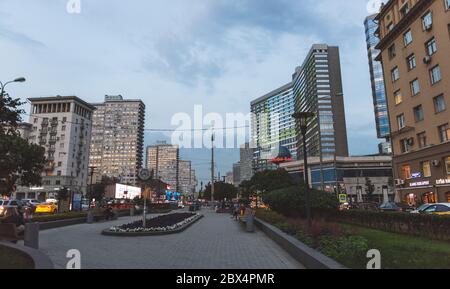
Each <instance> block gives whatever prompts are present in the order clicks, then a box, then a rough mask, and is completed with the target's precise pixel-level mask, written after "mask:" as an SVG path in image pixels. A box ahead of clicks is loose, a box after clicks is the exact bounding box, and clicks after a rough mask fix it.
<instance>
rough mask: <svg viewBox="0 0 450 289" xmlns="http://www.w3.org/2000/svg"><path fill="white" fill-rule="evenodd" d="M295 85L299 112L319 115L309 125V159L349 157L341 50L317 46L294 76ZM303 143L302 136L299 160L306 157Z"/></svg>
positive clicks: (307, 140) (307, 141)
mask: <svg viewBox="0 0 450 289" xmlns="http://www.w3.org/2000/svg"><path fill="white" fill-rule="evenodd" d="M292 85H293V95H294V99H295V111H296V112H313V113H316V117H314V118H313V119H311V120H310V121H309V123H308V131H307V135H306V138H307V139H306V146H307V152H308V157H322V158H326V157H334V156H344V157H345V156H348V143H347V128H346V122H345V110H344V94H343V88H342V79H341V65H340V57H339V48H338V47H335V46H328V45H325V44H315V45H313V46H312V48H311V50H310V51H309V53H308V55H307V56H306V59H305V60H304V62H303V64H302V66H301V67H298V68H297V69H296V71H295V73H294V74H293V77H292ZM297 131H300V129H299V128H298V130H297ZM302 143H303V140H302V137H301V136H299V137H298V145H297V146H296V147H298V156H299V159H300V158H302V157H303V152H302Z"/></svg>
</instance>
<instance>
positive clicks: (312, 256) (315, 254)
mask: <svg viewBox="0 0 450 289" xmlns="http://www.w3.org/2000/svg"><path fill="white" fill-rule="evenodd" d="M255 225H256V226H257V227H258V228H259V229H260V230H261V231H263V232H264V233H265V234H266V235H267V236H268V237H269V238H270V239H272V240H273V241H274V242H275V243H277V244H278V245H280V246H281V247H282V248H283V249H284V250H285V251H286V252H288V253H289V254H290V255H291V256H292V257H293V258H294V259H296V260H297V261H298V262H300V263H301V264H302V265H303V266H305V267H306V268H307V269H347V268H346V267H345V266H343V265H341V264H339V263H338V262H336V261H335V260H333V259H331V258H329V257H327V256H325V255H324V254H322V253H320V252H319V251H316V250H314V249H312V248H310V247H308V246H306V245H305V244H304V243H302V242H300V241H299V240H297V239H296V238H294V237H292V236H289V235H288V234H286V233H284V232H283V231H281V230H280V229H278V228H276V227H274V226H272V225H270V224H268V223H266V222H264V221H262V220H261V219H258V218H255Z"/></svg>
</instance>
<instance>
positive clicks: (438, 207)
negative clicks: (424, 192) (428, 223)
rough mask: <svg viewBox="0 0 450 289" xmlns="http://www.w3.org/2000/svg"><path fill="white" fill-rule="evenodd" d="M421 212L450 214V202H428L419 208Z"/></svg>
mask: <svg viewBox="0 0 450 289" xmlns="http://www.w3.org/2000/svg"><path fill="white" fill-rule="evenodd" d="M419 214H432V215H450V203H440V204H428V205H427V206H426V207H425V206H424V207H423V208H422V209H421V210H419Z"/></svg>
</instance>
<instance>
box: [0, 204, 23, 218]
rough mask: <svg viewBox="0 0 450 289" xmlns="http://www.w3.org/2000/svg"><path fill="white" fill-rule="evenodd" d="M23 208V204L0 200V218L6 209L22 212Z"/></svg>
mask: <svg viewBox="0 0 450 289" xmlns="http://www.w3.org/2000/svg"><path fill="white" fill-rule="evenodd" d="M25 207H26V206H25V204H24V203H22V202H21V201H19V200H0V217H2V216H3V215H4V214H5V212H6V209H7V208H17V209H18V210H23V209H24V208H25Z"/></svg>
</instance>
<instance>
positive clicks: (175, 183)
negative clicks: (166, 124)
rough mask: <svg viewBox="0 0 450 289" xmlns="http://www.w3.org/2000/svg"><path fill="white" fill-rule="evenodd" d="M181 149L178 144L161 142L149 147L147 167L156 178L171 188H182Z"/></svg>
mask: <svg viewBox="0 0 450 289" xmlns="http://www.w3.org/2000/svg"><path fill="white" fill-rule="evenodd" d="M179 164H180V149H179V147H178V146H176V145H170V144H165V143H161V144H158V145H155V146H149V147H147V169H149V170H150V171H152V172H153V176H154V178H155V179H160V180H162V181H163V182H165V183H167V184H169V185H170V186H171V189H173V190H177V191H179V190H180V182H179Z"/></svg>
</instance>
